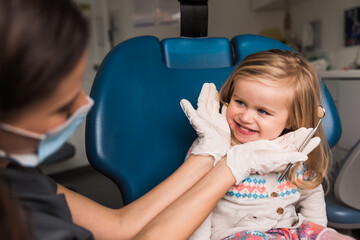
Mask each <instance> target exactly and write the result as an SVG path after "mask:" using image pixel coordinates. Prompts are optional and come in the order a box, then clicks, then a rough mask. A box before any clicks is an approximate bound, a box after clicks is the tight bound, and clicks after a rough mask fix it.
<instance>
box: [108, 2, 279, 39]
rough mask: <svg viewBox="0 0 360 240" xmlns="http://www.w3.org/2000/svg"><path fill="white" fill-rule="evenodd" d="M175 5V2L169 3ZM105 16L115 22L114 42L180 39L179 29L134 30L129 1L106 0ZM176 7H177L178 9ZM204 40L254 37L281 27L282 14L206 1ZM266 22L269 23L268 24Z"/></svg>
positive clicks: (247, 6) (233, 4)
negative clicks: (142, 37) (148, 37)
mask: <svg viewBox="0 0 360 240" xmlns="http://www.w3.org/2000/svg"><path fill="white" fill-rule="evenodd" d="M173 1H176V2H178V1H177V0H173ZM108 6H109V12H110V15H112V16H113V17H114V18H115V24H116V27H115V28H116V29H115V32H114V40H115V41H114V42H115V44H116V43H119V42H122V41H124V40H126V39H129V38H132V37H136V36H140V35H155V36H157V37H158V38H159V39H163V38H168V37H179V36H180V25H179V24H177V25H168V26H167V25H155V26H147V27H134V26H133V23H132V14H133V2H132V1H131V0H121V1H119V0H108ZM179 6H180V5H179ZM208 9H209V10H208V14H209V22H208V25H209V27H208V36H209V37H227V38H229V39H231V38H232V37H234V36H236V35H239V34H249V33H250V34H257V33H259V31H260V30H262V29H263V28H266V27H271V26H273V25H274V24H275V25H281V23H282V19H283V17H284V13H283V12H282V11H276V12H275V14H274V12H253V11H251V10H250V1H248V0H226V1H220V0H209V2H208ZM269 19H270V21H269Z"/></svg>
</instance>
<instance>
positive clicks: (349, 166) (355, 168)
mask: <svg viewBox="0 0 360 240" xmlns="http://www.w3.org/2000/svg"><path fill="white" fill-rule="evenodd" d="M359 171H360V140H359V141H358V142H357V143H356V144H355V145H354V147H353V148H352V149H351V150H350V151H349V154H348V155H347V156H346V158H345V159H344V162H343V164H342V166H341V167H340V169H339V171H338V176H337V177H336V179H335V185H334V193H335V197H336V198H337V199H338V200H339V201H341V202H343V203H345V204H346V205H348V206H350V207H352V208H355V209H357V210H360V201H359V200H360V192H359V191H358V190H357V187H354V186H360V175H359Z"/></svg>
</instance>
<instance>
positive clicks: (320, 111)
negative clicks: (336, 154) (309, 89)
mask: <svg viewBox="0 0 360 240" xmlns="http://www.w3.org/2000/svg"><path fill="white" fill-rule="evenodd" d="M318 117H319V118H320V120H319V122H318V124H317V125H316V127H315V128H314V129H313V130H312V131H311V133H310V134H309V136H307V138H306V139H305V140H304V142H303V143H302V144H301V146H300V148H299V150H298V151H299V152H302V151H303V150H304V148H305V147H306V145H307V144H308V143H309V142H310V140H311V138H312V137H313V136H314V134H315V132H316V130H317V129H318V127H319V126H320V123H321V120H322V119H323V118H324V117H325V108H323V107H322V106H319V107H318ZM291 167H292V164H291V163H289V164H288V165H287V166H286V168H285V170H284V172H283V173H282V174H281V175H280V177H279V178H278V179H279V181H282V180H283V179H284V177H285V175H286V173H287V172H288V171H289V170H290V168H291Z"/></svg>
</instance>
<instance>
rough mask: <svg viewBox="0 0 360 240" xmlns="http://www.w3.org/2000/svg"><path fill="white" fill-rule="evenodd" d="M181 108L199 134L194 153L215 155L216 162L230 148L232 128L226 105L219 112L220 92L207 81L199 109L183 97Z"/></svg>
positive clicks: (203, 88)
mask: <svg viewBox="0 0 360 240" xmlns="http://www.w3.org/2000/svg"><path fill="white" fill-rule="evenodd" d="M180 105H181V108H182V109H183V111H184V113H185V114H186V116H187V118H188V119H189V121H190V123H191V125H192V126H193V128H194V129H195V131H196V132H197V134H198V136H199V144H197V145H196V146H195V147H194V149H193V150H192V154H194V155H202V156H209V155H210V156H213V157H214V158H215V163H214V164H216V162H217V161H219V160H220V159H221V158H222V157H223V156H225V154H226V152H227V150H228V149H229V148H230V140H231V136H230V128H229V125H228V123H227V121H226V107H225V106H223V108H222V111H221V113H219V108H220V103H219V94H218V91H217V90H216V86H215V85H214V84H213V83H205V84H204V85H203V87H202V89H201V92H200V95H199V98H198V109H197V110H195V109H194V108H193V106H192V105H191V103H190V102H189V101H188V100H186V99H182V100H181V101H180Z"/></svg>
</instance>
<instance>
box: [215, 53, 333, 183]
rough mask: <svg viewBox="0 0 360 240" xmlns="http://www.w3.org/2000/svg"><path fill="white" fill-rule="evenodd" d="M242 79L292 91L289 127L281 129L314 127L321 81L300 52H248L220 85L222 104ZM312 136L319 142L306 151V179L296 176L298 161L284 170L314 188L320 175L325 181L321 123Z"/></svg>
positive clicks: (326, 150) (326, 155)
mask: <svg viewBox="0 0 360 240" xmlns="http://www.w3.org/2000/svg"><path fill="white" fill-rule="evenodd" d="M243 79H246V80H252V81H257V82H259V83H262V84H265V85H268V86H279V85H281V86H287V87H288V88H289V91H290V93H291V92H292V94H289V95H290V99H289V104H288V112H289V118H288V122H287V123H288V124H287V125H288V126H291V127H290V129H285V130H284V132H283V133H286V132H289V131H293V130H296V129H298V128H300V127H305V128H315V126H316V125H317V123H318V121H319V120H320V117H319V116H318V107H319V106H320V105H321V97H320V81H319V79H318V76H317V72H316V70H315V69H314V68H313V66H312V65H311V64H310V63H309V62H308V61H307V60H306V59H305V58H304V57H302V56H301V55H300V54H299V53H296V52H291V51H283V50H278V49H272V50H269V51H262V52H257V53H254V54H251V55H249V56H247V57H246V58H245V59H244V60H243V61H242V62H241V63H240V64H239V66H238V67H237V68H236V69H235V71H234V72H233V73H232V74H231V76H230V77H229V79H228V80H227V81H226V83H225V84H224V86H223V87H222V88H221V90H220V101H221V102H222V103H223V104H228V103H230V100H231V97H232V95H233V92H234V85H235V83H236V82H237V81H241V80H243ZM315 136H318V137H320V138H321V142H322V144H320V146H319V147H317V148H316V149H314V150H313V151H312V152H311V153H310V154H309V159H308V160H307V161H306V162H305V165H306V166H307V167H308V168H309V172H310V178H309V179H307V180H306V181H303V180H301V179H300V178H298V176H297V170H298V168H299V166H300V163H298V164H296V165H294V167H293V168H292V169H291V170H290V171H289V172H288V174H287V179H288V181H290V182H291V183H293V184H295V185H296V186H297V187H299V188H303V189H311V188H315V187H316V186H318V185H319V184H320V183H321V182H322V180H323V179H325V181H326V182H327V183H328V178H327V170H328V167H329V158H330V149H329V145H328V142H327V140H326V137H325V134H324V131H323V128H322V127H321V125H320V127H319V128H318V130H317V131H316V133H315ZM328 186H329V185H328Z"/></svg>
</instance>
